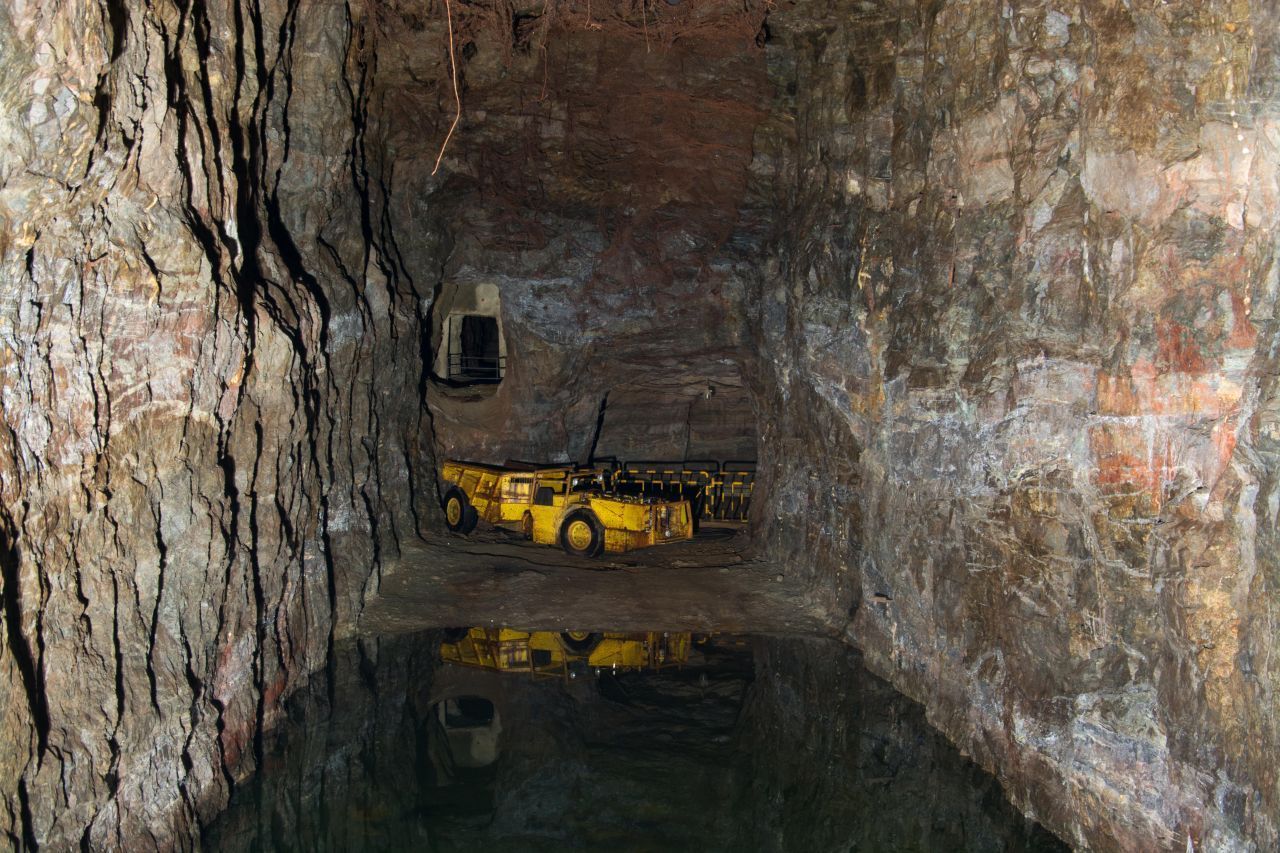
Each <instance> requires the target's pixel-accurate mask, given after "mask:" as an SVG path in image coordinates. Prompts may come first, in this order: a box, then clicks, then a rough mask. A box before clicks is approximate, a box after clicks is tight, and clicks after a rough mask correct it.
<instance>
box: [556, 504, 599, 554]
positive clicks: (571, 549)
mask: <svg viewBox="0 0 1280 853" xmlns="http://www.w3.org/2000/svg"><path fill="white" fill-rule="evenodd" d="M577 522H584V523H585V524H586V525H587V527H589V528H590V529H591V536H590V539H589V541H588V542H586V543H581V544H580V546H579V547H575V546H574V544H573V542H572V541H571V540H570V537H569V528H570V527H573V526H574V525H575V524H576V523H577ZM560 547H561V548H563V549H564V552H565V553H566V554H569V555H571V556H574V557H599V556H600V555H601V554H602V553H604V528H603V527H602V526H601V525H600V522H599V520H597V519H596V517H595V515H594V514H593V513H592V512H591V511H590V510H586V509H575V510H574V511H573V512H571V513H569V514H568V515H567V516H565V519H564V522H563V523H561V525H560Z"/></svg>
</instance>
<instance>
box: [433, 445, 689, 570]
mask: <svg viewBox="0 0 1280 853" xmlns="http://www.w3.org/2000/svg"><path fill="white" fill-rule="evenodd" d="M440 479H441V480H442V481H443V482H444V483H445V490H444V515H445V523H446V524H448V526H449V529H450V530H452V531H454V532H455V533H464V534H465V533H470V532H471V531H472V530H474V529H475V526H476V523H477V522H478V521H480V520H481V519H483V520H484V521H487V522H489V523H490V524H495V525H498V526H510V527H515V528H516V529H518V530H520V531H521V532H522V533H524V536H525V538H526V539H531V540H533V541H534V542H537V543H539V544H542V545H556V544H558V545H560V547H562V548H564V550H565V551H567V552H568V553H570V554H573V555H575V556H580V557H598V556H599V555H600V554H602V553H604V552H605V551H608V552H610V553H614V554H620V553H623V552H626V551H631V550H634V549H636V548H645V547H648V546H650V545H663V544H667V543H671V542H679V541H681V540H685V539H690V538H692V537H693V513H692V511H691V510H690V507H689V502H688V501H685V500H663V499H659V498H656V497H648V496H645V495H622V494H618V493H616V492H614V491H613V490H612V484H611V482H610V472H609V471H608V470H606V469H603V468H577V467H569V466H563V467H550V468H516V467H499V466H496V465H478V464H475V463H471V462H454V461H448V462H445V463H444V465H442V466H441V468H440Z"/></svg>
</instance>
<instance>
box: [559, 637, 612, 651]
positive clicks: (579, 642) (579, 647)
mask: <svg viewBox="0 0 1280 853" xmlns="http://www.w3.org/2000/svg"><path fill="white" fill-rule="evenodd" d="M603 639H604V634H598V633H595V632H593V631H561V632H560V642H561V643H562V644H564V647H565V648H566V649H568V650H569V651H571V652H577V653H578V654H583V655H589V654H591V653H592V652H594V651H595V650H596V646H598V645H600V641H601V640H603Z"/></svg>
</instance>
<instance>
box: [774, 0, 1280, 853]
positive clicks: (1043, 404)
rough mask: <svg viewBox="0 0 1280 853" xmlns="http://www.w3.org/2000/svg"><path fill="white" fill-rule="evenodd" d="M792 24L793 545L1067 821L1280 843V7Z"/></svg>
mask: <svg viewBox="0 0 1280 853" xmlns="http://www.w3.org/2000/svg"><path fill="white" fill-rule="evenodd" d="M770 28H771V30H772V32H773V33H774V35H775V45H776V46H775V47H771V49H770V69H771V76H772V78H773V79H774V82H775V84H776V86H777V89H778V91H779V92H780V93H789V94H785V95H783V96H781V97H782V100H781V102H780V106H779V108H778V109H777V110H776V111H775V112H776V114H777V116H778V119H777V120H775V121H773V122H772V123H771V126H770V127H769V128H767V129H765V130H762V132H761V136H760V139H759V140H758V149H759V155H758V159H757V164H756V167H755V168H756V172H757V174H758V175H759V176H760V184H761V189H760V190H759V192H760V193H761V194H763V195H765V196H766V197H769V198H773V199H775V200H776V202H777V203H778V205H779V216H780V219H781V220H782V221H783V223H784V224H783V225H782V227H779V228H778V230H777V232H776V233H777V234H778V235H779V239H778V243H777V254H776V256H775V257H774V258H773V259H772V260H771V262H770V264H769V266H768V267H767V268H766V270H765V275H764V276H762V277H761V286H760V291H759V302H758V304H757V310H758V316H759V318H760V323H759V327H758V334H759V339H758V340H759V348H760V349H761V350H762V351H764V352H766V353H767V358H766V364H767V365H768V369H767V370H766V371H765V376H764V378H763V380H762V381H761V384H760V388H761V395H762V398H763V402H762V404H761V408H762V410H763V411H764V417H763V426H762V433H761V435H762V439H761V447H762V448H767V449H768V450H767V451H766V453H767V455H770V456H771V459H770V462H771V463H772V465H771V466H770V468H771V471H772V473H771V475H770V479H771V481H772V486H771V491H770V493H769V502H770V505H771V507H770V510H771V511H770V517H768V518H766V519H764V522H765V524H766V526H767V532H768V541H769V542H770V543H771V546H772V547H773V548H774V549H775V553H776V554H778V555H779V556H780V557H781V558H783V559H787V560H789V561H790V564H791V570H792V571H796V572H807V573H808V574H809V575H810V576H811V577H812V579H813V582H814V583H815V585H818V586H822V587H825V588H827V589H829V590H830V591H831V593H832V594H834V595H836V596H837V597H838V598H840V599H842V600H843V601H845V602H847V603H848V604H849V605H851V606H852V607H853V608H854V609H853V610H852V619H851V622H850V625H849V636H850V637H851V638H852V639H853V640H854V642H856V643H857V644H858V645H859V646H861V647H862V648H863V649H865V651H866V653H867V655H868V662H869V665H870V666H871V667H872V668H873V669H875V670H877V671H878V672H880V673H882V674H884V675H885V676H886V677H888V678H890V679H892V680H893V682H894V683H895V684H896V685H898V686H899V687H900V688H902V689H904V690H906V691H907V692H908V693H910V694H911V695H913V696H916V697H918V698H919V699H920V700H921V701H922V702H924V703H925V704H926V705H927V707H928V709H929V714H930V718H931V719H932V720H933V721H934V722H935V724H937V725H938V726H940V727H941V728H942V729H943V730H944V731H945V732H947V733H948V734H949V735H950V736H951V737H953V738H954V739H955V740H956V741H957V742H959V743H960V744H962V745H963V747H964V748H965V749H967V750H969V751H971V752H972V753H973V754H975V755H976V756H977V757H978V758H979V760H980V761H981V762H982V763H984V764H986V765H987V766H990V767H995V768H998V771H997V772H998V773H999V774H1000V775H1001V777H1002V778H1003V780H1004V781H1005V784H1006V787H1007V789H1008V790H1009V791H1010V793H1011V795H1012V796H1013V797H1014V798H1015V800H1016V801H1018V802H1020V803H1022V804H1023V805H1024V806H1025V807H1026V808H1027V809H1028V810H1029V811H1031V812H1032V813H1034V814H1035V815H1036V816H1037V817H1038V818H1039V819H1041V820H1043V821H1044V822H1046V823H1047V824H1048V825H1049V826H1050V827H1053V828H1054V829H1055V830H1056V831H1057V832H1059V833H1060V834H1062V835H1063V836H1064V837H1065V838H1067V839H1069V840H1071V841H1073V842H1074V843H1076V844H1078V845H1082V846H1096V847H1099V848H1122V849H1134V850H1138V849H1143V850H1145V849H1153V848H1156V847H1158V848H1163V849H1178V850H1183V849H1189V847H1188V845H1191V846H1194V848H1195V849H1197V850H1198V849H1201V848H1202V847H1203V848H1204V849H1251V848H1254V847H1256V848H1258V849H1272V848H1274V847H1275V846H1276V844H1277V843H1278V842H1280V839H1278V836H1277V832H1278V831H1280V821H1278V815H1280V788H1278V787H1277V785H1278V779H1277V775H1276V774H1277V769H1276V763H1275V761H1274V758H1273V757H1274V756H1275V755H1276V754H1278V753H1280V739H1278V737H1280V726H1278V722H1280V721H1278V718H1277V713H1278V710H1277V709H1278V707H1280V706H1278V705H1277V701H1276V698H1277V697H1276V690H1277V687H1280V668H1278V667H1277V664H1276V661H1277V659H1278V658H1277V655H1276V650H1277V633H1276V630H1275V626H1276V619H1277V612H1278V608H1280V598H1278V597H1277V594H1276V584H1277V581H1278V580H1280V562H1278V560H1277V556H1276V555H1277V553H1280V551H1278V550H1277V547H1276V546H1277V542H1276V525H1277V509H1276V508H1277V501H1278V500H1280V491H1278V490H1277V488H1278V486H1277V478H1276V472H1277V470H1280V464H1278V463H1280V457H1278V456H1277V452H1278V451H1280V444H1277V438H1278V437H1280V423H1278V418H1280V398H1278V397H1277V388H1276V379H1275V377H1276V372H1277V370H1276V368H1277V362H1276V358H1277V351H1276V347H1277V340H1278V338H1277V326H1276V320H1275V300H1276V291H1277V268H1276V235H1277V216H1278V215H1280V207H1278V206H1277V199H1278V198H1280V195H1278V189H1280V188H1278V186H1277V183H1276V167H1277V153H1276V151H1277V149H1276V143H1277V141H1278V140H1280V123H1277V118H1276V115H1277V113H1276V107H1277V100H1276V90H1275V86H1276V82H1277V80H1278V79H1280V76H1278V74H1277V65H1276V56H1275V45H1276V43H1277V40H1276V36H1277V18H1276V15H1275V11H1274V9H1273V8H1271V7H1267V6H1262V5H1255V6H1241V5H1231V4H1225V3H1222V4H1218V3H1210V4H1197V5H1195V6H1194V7H1192V6H1189V5H1186V4H1163V5H1155V6H1148V5H1143V6H1141V7H1140V8H1139V7H1138V6H1136V5H1133V4H1120V3H1108V2H1082V3H1067V4H1059V5H1057V6H1051V5H1049V4H1040V3H1007V4H1004V5H999V4H997V5H990V4H987V5H982V4H971V3H963V2H960V3H945V4H944V3H938V4H930V5H921V6H916V5H915V4H894V3H886V4H880V5H878V6H877V7H876V8H871V7H870V6H869V5H868V4H853V3H849V4H838V5H837V6H836V7H835V8H826V7H824V8H822V9H818V8H817V7H816V6H813V7H810V6H803V7H802V6H799V5H797V6H796V7H794V8H793V9H791V10H783V11H782V12H780V13H779V14H776V15H774V16H771V18H770ZM813 447H822V448H824V449H825V450H826V452H825V453H824V454H823V455H822V456H820V457H815V456H814V455H812V453H811V452H810V448H813Z"/></svg>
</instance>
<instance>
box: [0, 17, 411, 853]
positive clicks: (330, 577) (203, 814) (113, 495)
mask: <svg viewBox="0 0 1280 853" xmlns="http://www.w3.org/2000/svg"><path fill="white" fill-rule="evenodd" d="M375 39H376V33H375V31H374V30H373V29H372V27H371V24H370V22H369V21H368V20H366V19H365V17H364V15H363V14H362V13H361V11H360V10H359V9H346V8H344V7H342V6H341V5H333V4H330V5H319V6H308V7H306V8H302V7H300V6H298V5H296V4H282V3H267V4H253V5H252V6H251V7H250V6H249V5H241V4H206V3H191V4H170V3H155V4H126V3H116V2H109V3H103V4H97V3H86V2H71V3H64V4H59V5H57V6H56V7H54V6H48V5H41V4H13V5H10V6H9V7H8V9H7V10H6V11H5V12H4V13H3V14H2V15H0V40H3V43H4V45H5V48H4V59H3V72H2V76H0V97H3V100H4V104H5V106H4V109H3V110H2V111H0V121H3V129H2V132H0V138H2V139H3V145H4V153H3V156H2V157H0V162H2V163H3V165H2V166H0V169H2V170H3V173H2V175H0V187H2V188H0V204H2V205H3V207H2V211H3V226H2V227H0V252H2V258H3V260H2V263H3V273H2V276H3V285H2V286H0V318H2V319H0V398H2V399H3V422H4V427H5V428H4V430H3V431H0V435H2V436H3V437H2V438H0V447H2V448H3V450H2V452H0V459H2V460H3V462H2V464H0V495H2V496H3V500H2V501H0V524H2V527H3V531H2V532H3V536H2V539H3V541H2V543H0V544H2V545H3V567H4V578H3V579H4V600H5V618H4V627H3V631H4V634H5V648H6V652H5V654H4V656H3V658H2V660H0V685H2V686H0V709H2V710H0V731H2V732H3V736H4V742H5V744H6V747H5V748H4V749H3V750H0V775H2V776H3V781H0V787H2V788H3V802H4V804H5V806H4V808H3V809H0V831H3V832H4V833H5V834H6V835H7V837H8V840H9V841H10V842H11V843H15V844H25V845H27V846H34V845H36V844H39V845H41V846H48V847H52V848H66V847H73V846H75V845H76V844H78V843H88V844H90V845H93V846H97V847H102V848H106V847H130V848H133V849H137V847H138V845H143V846H147V845H155V846H161V847H163V846H168V845H170V844H173V843H177V842H178V841H180V840H181V839H183V838H186V837H188V836H189V835H190V833H191V832H192V831H193V830H194V826H195V825H196V823H197V822H198V821H200V820H203V819H207V818H208V817H209V816H210V815H211V814H212V813H213V812H214V811H216V810H217V809H218V808H219V807H220V806H221V804H222V803H223V802H225V796H226V789H227V786H228V782H229V780H230V779H231V777H232V776H233V775H240V774H244V773H246V772H249V771H250V770H251V769H252V767H253V766H254V759H255V747H256V744H257V740H256V733H257V732H259V731H260V730H261V727H262V726H263V725H265V724H268V723H269V722H270V721H271V719H272V718H273V716H274V714H275V713H276V712H277V710H278V705H279V699H280V697H281V696H282V694H285V693H287V692H289V691H290V690H292V689H293V687H294V686H295V685H296V684H298V683H299V681H300V680H301V679H304V678H305V677H306V675H307V673H308V672H310V671H311V670H313V669H315V668H317V667H318V666H320V665H322V664H323V662H324V660H325V657H326V653H327V649H328V647H329V645H330V644H331V642H332V638H333V637H334V636H335V635H340V634H341V633H343V632H344V631H345V630H347V629H349V627H350V625H351V623H352V619H353V616H354V615H355V614H356V613H357V612H358V609H359V606H360V602H361V600H362V598H363V596H364V595H365V593H366V591H367V589H368V588H369V587H370V586H371V585H373V584H376V578H377V574H376V569H377V567H378V565H379V560H380V557H381V555H382V554H383V553H384V552H385V551H386V550H387V549H391V548H394V546H395V542H396V541H397V538H398V537H400V536H403V535H406V534H411V533H412V532H413V529H414V525H415V523H416V521H417V519H416V518H415V516H414V515H413V506H412V503H411V500H410V496H411V494H412V493H414V492H415V491H417V490H418V489H419V488H420V484H419V485H418V486H415V485H414V482H415V479H416V478H422V479H421V482H431V480H432V478H433V473H432V470H433V463H432V461H431V451H430V448H429V444H427V443H424V442H422V440H421V438H420V436H421V435H422V430H421V425H420V423H419V409H420V406H418V404H417V402H416V401H418V400H420V399H421V397H420V380H421V376H422V370H421V365H420V359H419V356H418V351H419V348H420V347H419V342H418V336H419V334H420V331H421V328H422V325H421V322H420V321H421V317H422V312H424V311H425V310H426V309H427V307H429V296H430V288H429V287H428V289H427V290H426V292H425V294H419V293H417V292H416V291H415V289H414V288H415V284H414V281H413V280H412V279H411V278H410V277H409V275H408V274H407V273H406V270H405V267H404V266H403V264H402V263H401V262H400V260H399V259H398V256H397V251H396V238H395V235H394V234H393V233H392V228H391V224H390V223H389V221H388V220H387V218H386V217H385V216H384V215H383V212H384V209H385V207H386V204H387V196H386V191H385V188H384V186H382V185H381V184H380V183H379V179H378V178H377V175H378V174H380V173H381V170H380V169H378V168H374V167H372V166H371V165H370V164H371V162H372V161H374V160H376V158H377V156H378V154H377V152H376V151H370V150H368V148H366V139H367V137H366V131H365V121H364V113H365V111H366V110H367V109H368V101H369V97H370V95H369V92H370V90H371V88H373V86H372V83H371V80H372V78H373V76H374V73H375V72H374V69H373V64H372V57H373V42H374V41H375ZM415 239H416V240H417V241H418V245H419V246H420V247H421V246H427V247H428V249H425V251H429V245H430V236H429V235H427V236H426V237H424V236H423V235H415ZM420 250H422V249H420ZM375 366H376V367H377V369H376V370H375ZM406 401H408V402H407V403H406ZM432 504H433V502H432Z"/></svg>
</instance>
